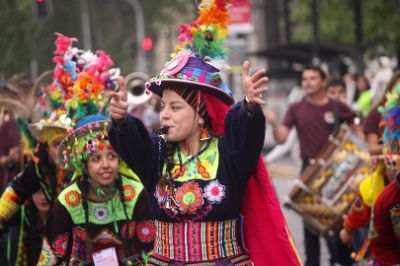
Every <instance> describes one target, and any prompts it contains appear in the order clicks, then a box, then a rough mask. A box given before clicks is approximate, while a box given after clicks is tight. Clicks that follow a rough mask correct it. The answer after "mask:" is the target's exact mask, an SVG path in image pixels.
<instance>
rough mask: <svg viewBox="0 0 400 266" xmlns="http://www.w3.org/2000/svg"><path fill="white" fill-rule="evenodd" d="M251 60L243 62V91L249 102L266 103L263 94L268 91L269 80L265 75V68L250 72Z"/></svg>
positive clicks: (253, 104) (250, 103) (252, 104)
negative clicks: (251, 73)
mask: <svg viewBox="0 0 400 266" xmlns="http://www.w3.org/2000/svg"><path fill="white" fill-rule="evenodd" d="M249 69H250V62H249V61H245V62H244V63H243V77H242V81H243V93H244V95H245V96H246V98H245V99H246V101H247V104H248V105H250V106H255V105H256V104H259V105H264V104H265V101H264V100H263V99H262V94H263V93H264V92H267V91H268V87H267V86H265V84H266V83H267V82H268V80H269V79H268V78H267V77H263V75H264V74H265V72H266V71H265V69H260V70H258V71H257V72H256V73H255V74H253V75H251V76H250V74H249Z"/></svg>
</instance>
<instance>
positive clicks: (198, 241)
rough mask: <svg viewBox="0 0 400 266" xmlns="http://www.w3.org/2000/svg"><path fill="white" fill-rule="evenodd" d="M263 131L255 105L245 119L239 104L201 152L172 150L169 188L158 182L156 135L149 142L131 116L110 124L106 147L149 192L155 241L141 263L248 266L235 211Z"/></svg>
mask: <svg viewBox="0 0 400 266" xmlns="http://www.w3.org/2000/svg"><path fill="white" fill-rule="evenodd" d="M264 132H265V120H264V115H263V113H262V110H261V108H260V107H258V106H257V107H256V108H255V109H254V113H253V114H252V115H249V114H248V113H246V112H245V111H244V109H243V102H239V103H238V104H236V105H235V106H234V107H233V108H232V109H231V110H230V111H229V112H228V114H227V116H226V119H225V134H224V136H222V137H220V138H215V137H213V138H212V139H211V140H209V141H207V142H206V143H205V144H204V145H203V147H202V148H201V150H202V149H204V148H205V150H204V151H203V152H201V154H199V155H198V156H196V157H195V158H194V157H189V158H187V157H186V156H184V154H182V153H181V152H180V151H179V150H178V149H177V150H176V151H175V153H174V164H175V167H174V168H173V169H172V171H171V175H172V178H173V184H174V187H173V188H172V190H171V189H170V188H168V187H166V186H165V182H164V180H163V179H162V178H160V176H165V174H166V162H165V160H164V158H166V154H165V153H166V150H165V144H164V143H163V142H162V147H161V154H160V153H159V141H160V139H159V138H158V136H155V135H153V136H151V137H149V135H148V133H147V131H146V129H145V128H144V126H143V125H142V124H141V122H140V121H139V120H137V119H135V118H133V117H131V116H129V117H128V119H127V121H126V122H124V123H122V124H120V125H119V127H118V128H117V127H115V125H113V126H112V127H111V129H110V131H109V136H110V142H111V144H112V145H113V147H114V149H115V150H116V151H117V152H118V153H119V154H120V156H121V157H122V158H123V159H124V161H126V162H127V164H128V165H129V167H130V168H132V169H133V170H134V171H135V172H137V173H138V175H139V176H140V177H141V178H142V179H141V180H142V183H143V184H144V186H145V188H146V190H148V191H149V194H150V204H151V206H152V210H153V213H154V215H155V217H156V240H155V247H154V251H153V254H152V256H151V257H150V259H149V265H174V263H177V264H176V265H182V264H183V265H191V264H192V265H216V263H227V264H218V265H230V264H228V263H232V265H252V262H251V260H250V259H249V257H248V255H247V254H246V249H245V248H244V246H243V243H242V237H241V219H240V209H241V202H242V197H243V191H244V188H245V185H246V182H247V180H248V178H249V177H250V175H251V171H252V170H253V169H254V168H255V166H256V164H257V161H258V157H259V155H260V153H261V149H262V146H263V141H264ZM159 158H161V159H160V161H159ZM158 161H159V162H160V163H154V164H149V162H158ZM171 192H173V193H174V194H175V195H174V198H173V201H171V200H169V198H168V197H169V196H171Z"/></svg>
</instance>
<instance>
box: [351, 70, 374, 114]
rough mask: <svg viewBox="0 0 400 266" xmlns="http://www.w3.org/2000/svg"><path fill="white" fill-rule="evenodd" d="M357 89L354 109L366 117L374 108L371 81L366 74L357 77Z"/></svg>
mask: <svg viewBox="0 0 400 266" xmlns="http://www.w3.org/2000/svg"><path fill="white" fill-rule="evenodd" d="M356 89H357V91H356V94H355V96H354V104H353V109H354V110H355V111H357V112H358V113H359V114H360V115H361V116H362V117H363V118H366V117H367V116H368V114H369V111H370V110H371V108H372V93H371V90H370V86H369V82H368V80H367V78H366V77H365V76H359V77H357V82H356Z"/></svg>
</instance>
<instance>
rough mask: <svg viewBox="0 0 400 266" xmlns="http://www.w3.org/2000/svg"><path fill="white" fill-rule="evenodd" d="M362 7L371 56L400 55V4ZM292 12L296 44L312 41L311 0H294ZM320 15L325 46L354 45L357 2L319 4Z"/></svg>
mask: <svg viewBox="0 0 400 266" xmlns="http://www.w3.org/2000/svg"><path fill="white" fill-rule="evenodd" d="M361 6H362V13H361V14H362V35H363V42H364V43H366V44H368V45H369V54H371V55H376V54H377V53H381V52H382V51H383V52H386V53H388V54H394V53H396V54H397V55H400V31H399V30H398V25H400V17H399V16H398V11H399V10H400V1H398V0H374V1H361ZM290 10H291V25H292V27H293V28H292V34H293V38H292V39H293V41H294V42H310V41H311V38H312V28H311V0H303V1H299V0H291V1H290ZM318 12H319V14H318V19H319V21H318V22H319V40H320V41H321V42H322V43H341V44H352V43H354V41H355V36H354V12H353V1H342V0H324V1H318ZM378 46H379V49H377V48H378Z"/></svg>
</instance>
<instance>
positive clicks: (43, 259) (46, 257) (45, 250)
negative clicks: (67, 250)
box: [37, 238, 57, 266]
mask: <svg viewBox="0 0 400 266" xmlns="http://www.w3.org/2000/svg"><path fill="white" fill-rule="evenodd" d="M56 263H57V260H56V257H55V256H54V254H53V251H52V250H51V246H50V244H49V242H48V240H47V239H46V238H44V239H43V247H42V251H41V252H40V256H39V260H38V263H37V265H38V266H42V265H43V266H45V265H55V264H56Z"/></svg>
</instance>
